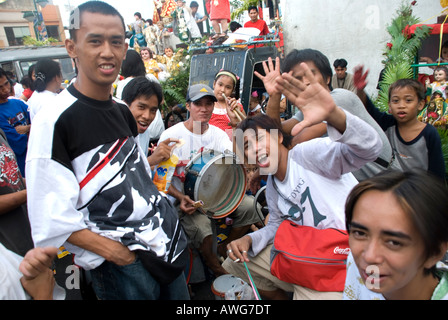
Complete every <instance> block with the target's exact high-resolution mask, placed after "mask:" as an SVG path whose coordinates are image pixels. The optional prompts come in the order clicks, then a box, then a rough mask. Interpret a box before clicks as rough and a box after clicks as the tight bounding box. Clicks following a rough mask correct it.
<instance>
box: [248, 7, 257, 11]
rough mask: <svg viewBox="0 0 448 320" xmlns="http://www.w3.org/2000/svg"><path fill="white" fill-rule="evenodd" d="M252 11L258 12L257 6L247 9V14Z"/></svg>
mask: <svg viewBox="0 0 448 320" xmlns="http://www.w3.org/2000/svg"><path fill="white" fill-rule="evenodd" d="M252 10H255V11H257V12H258V8H257V6H249V8H247V12H251V11H252Z"/></svg>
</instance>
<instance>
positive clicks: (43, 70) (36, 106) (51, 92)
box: [28, 59, 62, 121]
mask: <svg viewBox="0 0 448 320" xmlns="http://www.w3.org/2000/svg"><path fill="white" fill-rule="evenodd" d="M34 72H35V77H36V79H35V80H34V83H33V84H34V93H33V95H32V96H31V98H30V99H29V100H28V106H29V112H30V118H31V121H32V120H33V118H34V116H35V115H36V113H37V112H38V111H39V110H40V109H41V108H42V107H43V106H44V105H45V104H46V103H48V100H49V99H51V98H53V97H54V96H56V95H57V94H58V93H59V91H60V90H61V82H62V72H61V66H60V65H59V63H58V62H56V61H54V60H51V59H42V60H40V61H38V62H37V63H36V67H35V69H34Z"/></svg>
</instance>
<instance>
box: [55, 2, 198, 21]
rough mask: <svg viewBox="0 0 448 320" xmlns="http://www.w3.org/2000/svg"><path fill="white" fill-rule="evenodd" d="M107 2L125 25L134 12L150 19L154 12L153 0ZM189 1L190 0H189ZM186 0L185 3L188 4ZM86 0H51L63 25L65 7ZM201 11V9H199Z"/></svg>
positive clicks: (131, 18)
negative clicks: (119, 14)
mask: <svg viewBox="0 0 448 320" xmlns="http://www.w3.org/2000/svg"><path fill="white" fill-rule="evenodd" d="M103 1H104V2H107V3H109V4H110V5H111V6H113V7H115V8H116V9H117V10H118V11H119V12H120V13H121V15H122V16H123V19H124V22H125V24H126V25H128V24H130V23H132V22H134V21H135V18H134V13H135V12H140V13H141V14H142V18H143V19H152V17H153V13H154V2H153V0H103ZM190 1H191V0H190ZM190 1H188V0H187V5H189V4H190ZM84 2H86V0H53V4H54V5H57V6H59V11H60V12H61V18H62V21H63V24H64V26H66V25H68V21H69V16H70V12H69V10H68V9H67V7H68V6H69V5H70V6H72V7H77V6H78V5H80V4H81V3H84ZM198 2H199V7H200V9H202V8H201V7H202V5H201V3H202V1H198ZM199 12H201V11H199Z"/></svg>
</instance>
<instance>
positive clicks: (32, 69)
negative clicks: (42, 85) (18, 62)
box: [28, 64, 36, 91]
mask: <svg viewBox="0 0 448 320" xmlns="http://www.w3.org/2000/svg"><path fill="white" fill-rule="evenodd" d="M35 69H36V64H32V65H30V66H29V67H28V77H29V78H30V80H31V82H30V86H29V87H28V88H30V89H31V90H32V91H34V80H33V73H34V76H35V75H36V73H35Z"/></svg>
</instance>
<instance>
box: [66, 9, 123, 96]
mask: <svg viewBox="0 0 448 320" xmlns="http://www.w3.org/2000/svg"><path fill="white" fill-rule="evenodd" d="M127 48H128V45H127V43H126V42H125V30H124V27H123V23H122V21H121V19H120V17H119V16H114V15H103V14H100V13H91V12H83V13H82V16H81V25H80V28H79V29H78V30H77V31H76V40H73V39H67V40H66V49H67V52H68V54H69V55H70V57H71V58H73V59H75V61H76V66H77V68H78V75H77V85H78V90H80V91H81V92H82V93H83V94H84V95H87V96H89V97H91V98H95V97H97V95H98V94H99V93H101V92H104V90H105V91H107V92H110V86H111V85H112V83H113V82H114V81H115V79H116V78H117V76H118V73H119V71H120V68H121V63H122V62H123V59H124V57H125V55H126V50H127Z"/></svg>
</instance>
